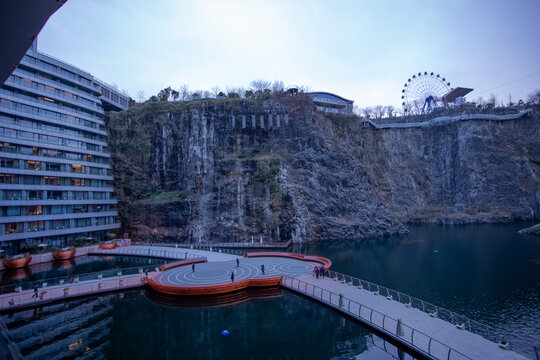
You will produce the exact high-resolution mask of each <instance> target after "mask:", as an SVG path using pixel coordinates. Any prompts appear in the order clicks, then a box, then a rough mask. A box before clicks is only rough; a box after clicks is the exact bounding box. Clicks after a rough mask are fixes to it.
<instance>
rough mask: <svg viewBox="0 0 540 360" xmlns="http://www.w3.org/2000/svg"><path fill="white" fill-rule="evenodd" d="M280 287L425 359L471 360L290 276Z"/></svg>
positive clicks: (396, 321) (390, 319)
mask: <svg viewBox="0 0 540 360" xmlns="http://www.w3.org/2000/svg"><path fill="white" fill-rule="evenodd" d="M282 284H283V286H285V287H288V288H291V289H294V290H296V291H298V292H300V293H303V294H306V295H308V296H310V297H312V298H315V299H317V300H319V301H320V302H322V303H324V304H326V305H328V306H331V307H333V308H336V309H339V310H340V311H342V312H344V313H346V314H347V315H349V316H351V317H353V318H355V319H357V320H359V321H361V322H364V323H367V324H369V325H370V326H372V327H373V328H375V329H377V330H379V331H380V332H382V333H384V334H387V335H389V336H391V337H392V338H395V339H397V340H399V341H400V342H402V343H404V344H405V345H407V346H409V347H411V348H412V349H413V350H416V351H418V352H419V353H421V354H423V355H424V356H426V355H427V356H431V357H435V358H437V359H471V358H470V357H468V356H466V355H464V354H462V353H460V352H459V351H457V350H455V349H454V348H452V347H450V346H448V345H446V344H443V343H441V342H440V341H438V340H436V339H434V338H432V337H431V336H429V335H427V334H424V333H423V332H421V331H419V330H416V329H414V328H413V327H411V326H409V325H406V324H404V323H402V322H401V320H398V319H394V318H392V317H390V316H387V315H385V314H383V313H381V312H379V311H377V310H374V309H372V308H370V307H368V306H365V305H362V304H360V303H358V302H356V301H354V300H351V299H349V298H346V297H344V296H343V295H340V294H336V293H335V292H332V291H329V290H326V289H323V288H321V287H319V286H316V285H313V284H310V283H308V282H305V281H303V280H299V279H297V278H292V277H289V276H283V280H282Z"/></svg>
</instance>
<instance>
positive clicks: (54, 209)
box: [51, 205, 64, 215]
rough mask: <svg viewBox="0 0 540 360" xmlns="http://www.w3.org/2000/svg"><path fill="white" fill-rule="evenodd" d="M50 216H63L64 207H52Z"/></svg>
mask: <svg viewBox="0 0 540 360" xmlns="http://www.w3.org/2000/svg"><path fill="white" fill-rule="evenodd" d="M51 214H53V215H58V214H64V207H63V206H62V205H52V206H51Z"/></svg>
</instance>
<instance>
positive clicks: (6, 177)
mask: <svg viewBox="0 0 540 360" xmlns="http://www.w3.org/2000/svg"><path fill="white" fill-rule="evenodd" d="M16 180H17V178H16V177H15V176H14V175H10V174H0V184H15V183H16Z"/></svg>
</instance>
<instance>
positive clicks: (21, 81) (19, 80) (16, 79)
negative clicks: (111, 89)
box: [8, 75, 101, 109]
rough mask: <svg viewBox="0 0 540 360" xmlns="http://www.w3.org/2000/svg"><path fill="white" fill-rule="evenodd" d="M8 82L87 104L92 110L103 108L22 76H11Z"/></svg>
mask: <svg viewBox="0 0 540 360" xmlns="http://www.w3.org/2000/svg"><path fill="white" fill-rule="evenodd" d="M8 82H12V83H14V84H18V85H20V86H23V87H27V88H30V89H35V90H38V91H41V92H46V93H49V94H51V95H52V96H54V97H62V98H66V99H68V100H70V101H73V102H78V103H83V104H85V105H87V106H89V107H91V108H94V107H95V108H99V109H101V106H100V105H98V104H97V103H96V102H94V101H92V100H88V99H85V98H84V97H82V96H79V95H75V94H72V93H70V92H69V91H66V90H61V89H57V88H55V87H52V86H49V85H45V84H42V83H39V82H36V81H32V80H30V79H27V78H25V77H20V76H17V75H11V76H10V77H9V78H8ZM74 90H75V89H74Z"/></svg>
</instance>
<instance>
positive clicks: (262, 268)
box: [261, 264, 264, 275]
mask: <svg viewBox="0 0 540 360" xmlns="http://www.w3.org/2000/svg"><path fill="white" fill-rule="evenodd" d="M261 272H262V274H263V275H264V264H261Z"/></svg>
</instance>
